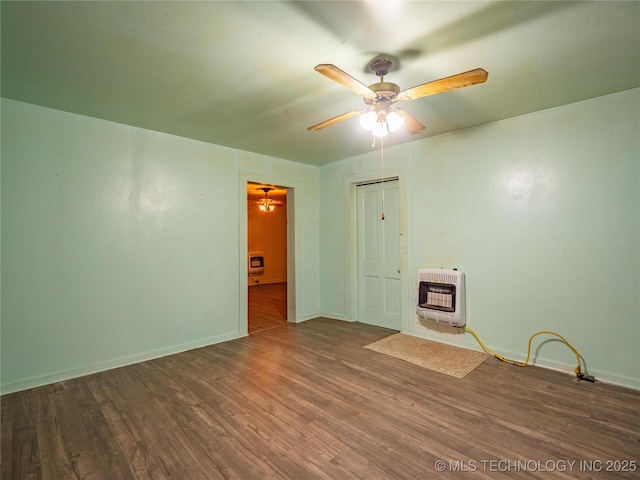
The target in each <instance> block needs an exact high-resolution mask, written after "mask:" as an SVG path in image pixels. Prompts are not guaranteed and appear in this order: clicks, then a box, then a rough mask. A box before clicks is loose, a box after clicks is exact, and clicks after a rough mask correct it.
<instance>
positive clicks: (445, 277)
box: [420, 272, 459, 285]
mask: <svg viewBox="0 0 640 480" xmlns="http://www.w3.org/2000/svg"><path fill="white" fill-rule="evenodd" d="M458 278H459V276H458V275H455V274H449V273H440V272H428V273H425V274H423V275H421V276H420V279H421V280H425V281H427V282H433V283H452V284H454V285H455V284H456V283H457V282H458Z"/></svg>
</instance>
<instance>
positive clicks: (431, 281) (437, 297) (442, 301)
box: [416, 268, 466, 327]
mask: <svg viewBox="0 0 640 480" xmlns="http://www.w3.org/2000/svg"><path fill="white" fill-rule="evenodd" d="M417 287H418V288H417V298H416V300H417V301H416V313H417V314H418V316H419V317H420V318H424V319H425V320H430V321H433V322H437V323H440V324H443V325H450V326H452V327H463V326H464V325H465V323H466V320H465V311H464V297H465V296H464V273H462V272H459V271H457V270H444V269H437V268H424V269H420V270H418V285H417Z"/></svg>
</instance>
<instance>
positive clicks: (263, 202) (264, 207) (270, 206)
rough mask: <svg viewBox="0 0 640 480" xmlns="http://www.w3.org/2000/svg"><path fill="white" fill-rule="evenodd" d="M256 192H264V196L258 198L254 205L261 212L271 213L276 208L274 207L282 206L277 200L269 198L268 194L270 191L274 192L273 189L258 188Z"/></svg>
mask: <svg viewBox="0 0 640 480" xmlns="http://www.w3.org/2000/svg"><path fill="white" fill-rule="evenodd" d="M256 190H262V191H263V192H264V195H263V196H262V197H260V199H259V200H257V201H256V203H257V204H258V208H259V209H260V211H261V212H273V211H274V210H275V208H276V205H281V204H282V202H280V201H279V200H274V199H273V198H271V197H270V196H269V192H270V191H271V190H275V189H274V188H272V187H260V188H257V189H256Z"/></svg>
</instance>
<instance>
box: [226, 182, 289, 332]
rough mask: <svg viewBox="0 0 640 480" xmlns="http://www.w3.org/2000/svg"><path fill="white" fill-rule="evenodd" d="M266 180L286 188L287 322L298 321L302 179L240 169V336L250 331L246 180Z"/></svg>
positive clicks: (270, 183)
mask: <svg viewBox="0 0 640 480" xmlns="http://www.w3.org/2000/svg"><path fill="white" fill-rule="evenodd" d="M249 182H256V183H265V184H269V185H278V186H279V187H285V188H286V189H287V202H286V208H287V322H289V323H297V322H298V317H297V309H296V291H297V289H296V287H297V285H296V278H297V275H296V261H295V259H296V228H295V226H296V224H297V223H298V222H297V220H298V219H296V218H295V213H296V209H295V197H296V195H297V194H298V192H299V191H300V189H299V182H298V181H296V180H292V179H290V178H284V177H276V176H273V175H265V174H262V173H258V172H248V171H241V172H240V175H239V186H238V197H239V198H238V204H239V208H238V215H239V217H240V218H239V222H238V223H239V237H238V257H239V262H238V263H239V266H240V272H239V275H238V280H239V287H238V292H239V295H238V296H239V299H238V333H239V334H240V336H247V335H248V334H249V333H248V332H249V281H248V277H247V254H248V251H249V245H248V240H247V235H248V229H247V228H248V227H247V215H248V209H249V203H248V201H247V183H249Z"/></svg>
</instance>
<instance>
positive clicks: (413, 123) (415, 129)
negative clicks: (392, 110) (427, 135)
mask: <svg viewBox="0 0 640 480" xmlns="http://www.w3.org/2000/svg"><path fill="white" fill-rule="evenodd" d="M396 112H397V113H398V115H400V116H401V117H402V118H404V126H405V128H406V129H407V132H409V133H410V134H411V135H414V134H416V133H420V132H422V131H423V130H424V129H425V126H424V125H422V124H421V123H420V122H419V121H418V120H416V119H415V118H414V117H413V116H411V115H409V114H408V113H407V112H405V111H404V110H402V109H398V110H396Z"/></svg>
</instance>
